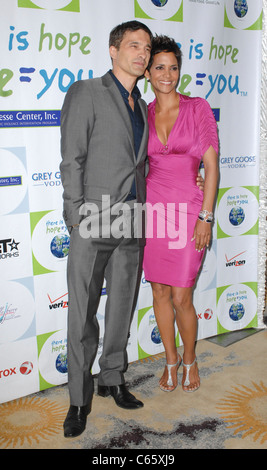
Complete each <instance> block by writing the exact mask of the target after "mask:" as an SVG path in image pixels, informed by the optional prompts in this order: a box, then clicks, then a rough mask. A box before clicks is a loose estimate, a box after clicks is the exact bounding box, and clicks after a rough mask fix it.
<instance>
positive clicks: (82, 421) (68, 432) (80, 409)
mask: <svg viewBox="0 0 267 470" xmlns="http://www.w3.org/2000/svg"><path fill="white" fill-rule="evenodd" d="M90 411H91V406H90V405H85V406H74V405H70V407H69V411H68V414H67V416H66V419H65V422H64V425H63V427H64V437H77V436H79V435H80V434H82V432H83V431H84V430H85V426H86V419H87V415H89V413H90Z"/></svg>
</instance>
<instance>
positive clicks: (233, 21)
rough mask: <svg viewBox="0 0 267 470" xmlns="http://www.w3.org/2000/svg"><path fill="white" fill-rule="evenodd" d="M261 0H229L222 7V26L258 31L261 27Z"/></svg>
mask: <svg viewBox="0 0 267 470" xmlns="http://www.w3.org/2000/svg"><path fill="white" fill-rule="evenodd" d="M262 16H263V12H262V4H261V0H253V2H251V0H231V1H229V2H227V3H226V5H225V7H224V27H225V28H232V29H239V30H250V31H258V30H261V29H262Z"/></svg>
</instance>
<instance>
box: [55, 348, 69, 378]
mask: <svg viewBox="0 0 267 470" xmlns="http://www.w3.org/2000/svg"><path fill="white" fill-rule="evenodd" d="M56 369H57V371H58V372H60V373H61V374H66V373H67V371H68V361H67V353H60V354H59V355H58V357H57V358H56Z"/></svg>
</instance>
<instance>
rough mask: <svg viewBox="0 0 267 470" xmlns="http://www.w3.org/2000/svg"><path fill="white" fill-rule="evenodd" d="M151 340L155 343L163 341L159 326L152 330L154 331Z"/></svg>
mask: <svg viewBox="0 0 267 470" xmlns="http://www.w3.org/2000/svg"><path fill="white" fill-rule="evenodd" d="M151 340H152V341H153V343H155V344H160V343H161V336H160V334H159V329H158V327H157V326H155V328H153V330H152V333H151Z"/></svg>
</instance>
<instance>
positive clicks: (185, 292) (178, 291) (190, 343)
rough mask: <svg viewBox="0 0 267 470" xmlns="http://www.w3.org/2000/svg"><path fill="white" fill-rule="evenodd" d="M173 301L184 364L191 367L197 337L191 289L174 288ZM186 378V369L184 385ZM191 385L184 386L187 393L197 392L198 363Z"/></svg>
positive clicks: (190, 373) (195, 366)
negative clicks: (182, 346) (182, 348)
mask: <svg viewBox="0 0 267 470" xmlns="http://www.w3.org/2000/svg"><path fill="white" fill-rule="evenodd" d="M171 289H172V301H173V305H174V309H175V311H176V322H177V327H178V330H179V333H180V335H181V338H182V341H183V344H184V356H183V362H184V364H187V365H190V364H192V363H193V362H194V360H195V358H196V355H195V342H196V337H197V317H196V312H195V308H194V305H193V302H192V288H191V287H172V288H171ZM185 377H186V368H185V367H184V375H183V381H182V385H183V384H184V381H185ZM189 380H190V385H188V386H184V385H183V388H184V390H185V391H193V390H196V389H197V388H198V387H199V385H200V379H199V374H198V367H197V363H196V362H195V363H194V365H192V367H191V368H190V370H189Z"/></svg>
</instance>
